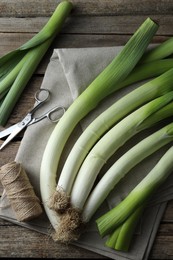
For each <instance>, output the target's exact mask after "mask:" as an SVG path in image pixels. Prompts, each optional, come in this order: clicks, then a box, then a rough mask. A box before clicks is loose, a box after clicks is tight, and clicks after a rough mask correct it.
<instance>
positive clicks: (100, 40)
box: [0, 33, 169, 56]
mask: <svg viewBox="0 0 173 260" xmlns="http://www.w3.org/2000/svg"><path fill="white" fill-rule="evenodd" d="M32 36H33V34H28V33H26V34H20V33H14V34H11V33H0V39H1V41H0V56H2V55H4V54H5V53H7V52H9V51H11V50H14V49H15V48H17V47H19V46H20V45H22V44H23V43H25V42H26V41H27V40H29V39H30V38H31V37H32ZM130 36H131V35H120V34H117V35H113V34H110V35H109V34H107V35H100V34H98V35H96V34H91V35H89V36H88V35H87V34H86V35H81V34H60V35H59V36H57V37H56V39H55V41H54V43H53V44H52V45H51V47H50V49H49V50H50V52H52V50H53V48H82V47H102V46H118V45H124V44H125V43H126V42H127V41H128V40H129V38H130ZM168 38H169V37H167V36H155V37H154V38H153V41H152V42H153V43H159V42H163V41H165V40H166V39H168Z"/></svg>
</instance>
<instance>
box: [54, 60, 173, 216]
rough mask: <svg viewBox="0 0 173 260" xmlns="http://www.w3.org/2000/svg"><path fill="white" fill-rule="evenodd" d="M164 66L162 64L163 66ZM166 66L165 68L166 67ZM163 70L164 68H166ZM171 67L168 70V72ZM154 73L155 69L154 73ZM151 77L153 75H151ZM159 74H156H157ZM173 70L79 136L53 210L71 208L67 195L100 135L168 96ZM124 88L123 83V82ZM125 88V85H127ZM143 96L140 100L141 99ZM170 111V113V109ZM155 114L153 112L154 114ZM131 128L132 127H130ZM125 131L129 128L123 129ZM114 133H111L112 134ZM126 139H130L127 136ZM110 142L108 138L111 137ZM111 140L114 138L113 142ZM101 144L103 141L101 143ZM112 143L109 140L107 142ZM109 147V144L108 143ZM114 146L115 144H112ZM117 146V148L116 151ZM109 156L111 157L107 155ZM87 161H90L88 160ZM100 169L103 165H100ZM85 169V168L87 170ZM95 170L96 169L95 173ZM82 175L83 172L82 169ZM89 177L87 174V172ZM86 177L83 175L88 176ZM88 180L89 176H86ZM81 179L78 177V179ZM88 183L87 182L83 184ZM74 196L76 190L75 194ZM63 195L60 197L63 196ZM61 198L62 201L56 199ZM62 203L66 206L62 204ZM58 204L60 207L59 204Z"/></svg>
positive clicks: (125, 99) (127, 97)
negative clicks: (146, 105) (150, 102)
mask: <svg viewBox="0 0 173 260" xmlns="http://www.w3.org/2000/svg"><path fill="white" fill-rule="evenodd" d="M162 62H163V63H164V62H166V63H167V61H166V60H163V61H160V62H158V61H157V63H158V64H161V63H162ZM169 62H170V63H169V65H170V66H172V62H171V60H169ZM150 65H153V62H151V64H148V67H150ZM162 65H163V64H162ZM163 67H164V66H163ZM163 67H162V69H163ZM155 68H156V71H157V72H158V70H157V69H158V67H157V65H156V64H155ZM167 68H168V67H165V69H167ZM140 69H141V71H143V70H144V71H145V66H140ZM136 72H139V69H138V67H137V69H136V70H135V71H134V72H133V73H131V74H130V75H129V77H127V79H126V80H125V81H124V82H129V81H131V82H132V80H129V79H132V78H133V77H134V75H136ZM152 72H153V70H152ZM148 75H151V74H149V73H148ZM155 75H156V74H155ZM172 77H173V69H170V70H168V71H167V72H165V73H163V74H162V75H160V76H159V77H157V78H155V79H153V80H150V81H149V82H147V83H145V84H143V85H142V86H140V87H138V88H137V89H135V90H133V91H131V92H130V93H129V94H127V95H125V96H124V97H122V98H121V99H119V100H118V101H117V102H115V103H114V104H113V105H112V106H110V107H109V108H108V109H107V110H105V111H104V112H103V113H102V114H100V116H98V117H97V118H96V119H95V120H94V121H93V122H92V123H91V124H90V125H89V126H88V127H87V129H85V131H84V132H83V134H82V135H81V136H80V137H79V139H78V140H77V141H76V143H75V144H74V146H73V148H72V150H71V151H70V154H69V156H68V157H67V160H66V162H65V164H64V167H63V169H62V172H61V174H60V177H59V180H58V185H57V191H56V193H55V195H54V199H53V200H51V203H50V204H51V205H50V207H51V208H54V209H56V210H57V211H62V210H63V209H65V206H67V205H68V203H66V199H64V196H66V198H68V196H69V195H70V193H71V189H72V186H73V184H74V180H75V178H76V176H77V175H79V174H78V172H79V169H80V167H81V165H82V162H83V160H84V159H85V157H86V155H87V154H88V153H89V151H90V150H91V148H92V147H93V145H94V144H95V143H96V141H98V140H99V138H101V136H102V135H103V134H104V133H105V132H106V131H108V130H109V128H111V126H112V125H114V124H116V123H117V122H118V121H120V120H121V119H122V118H123V117H125V116H126V115H127V114H128V113H130V112H132V111H133V110H134V109H136V108H138V107H139V106H141V105H143V104H145V103H146V102H148V101H150V100H152V99H154V98H156V97H159V96H161V95H164V94H165V93H167V92H169V91H171V90H173V82H172ZM134 79H136V80H137V79H138V80H139V75H138V77H134ZM122 85H123V82H122ZM124 85H125V83H124ZM139 97H140V98H139ZM170 111H171V110H170ZM153 112H154V111H153ZM167 115H168V116H169V114H167ZM129 126H130V125H129ZM124 129H126V127H125V128H124ZM110 134H111V133H110ZM126 137H127V136H126ZM108 139H109V137H108ZM111 140H112V139H111ZM101 142H102V141H101ZM108 142H109V141H108ZM106 143H107V142H106V141H105V142H104V144H103V143H102V144H101V145H103V146H102V147H104V151H105V149H106V148H105V144H106ZM107 144H108V143H107ZM112 145H113V144H112ZM102 147H100V148H99V149H100V150H103V149H102ZM117 148H118V147H117V146H116V147H115V149H117ZM107 156H108V154H107ZM88 161H90V159H89V158H88ZM98 164H99V166H100V163H99V162H98ZM84 168H85V167H83V169H84ZM94 171H95V170H94ZM80 172H81V170H80ZM85 172H87V168H85ZM85 174H86V173H85ZM85 174H84V175H85ZM85 176H86V178H87V176H88V175H87V174H86V175H85ZM77 179H78V177H77ZM83 183H85V181H84V182H83ZM76 192H77V193H76V196H77V197H78V195H77V194H79V193H78V188H77V189H76ZM73 193H74V191H73ZM60 194H61V195H60ZM82 196H83V195H82ZM56 197H58V198H62V199H58V200H57V199H56ZM79 197H80V196H79ZM62 201H63V202H64V203H62ZM58 202H59V205H58Z"/></svg>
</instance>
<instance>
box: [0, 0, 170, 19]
mask: <svg viewBox="0 0 173 260" xmlns="http://www.w3.org/2000/svg"><path fill="white" fill-rule="evenodd" d="M59 2H60V1H58V0H49V1H46V0H42V1H41V3H40V4H39V5H38V1H36V0H22V1H21V0H15V2H14V1H13V0H1V1H0V16H1V17H39V16H50V15H51V14H52V12H53V11H54V10H55V8H56V6H57V4H58V3H59ZM71 2H72V3H73V4H74V11H73V14H74V15H81V14H82V15H128V14H133V15H136V14H139V15H142V14H171V13H172V11H173V2H172V1H171V0H165V1H158V0H153V1H152V2H151V1H150V0H141V1H139V0H131V1H129V0H102V1H95V0H88V1H83V0H71ZM36 7H37V8H36Z"/></svg>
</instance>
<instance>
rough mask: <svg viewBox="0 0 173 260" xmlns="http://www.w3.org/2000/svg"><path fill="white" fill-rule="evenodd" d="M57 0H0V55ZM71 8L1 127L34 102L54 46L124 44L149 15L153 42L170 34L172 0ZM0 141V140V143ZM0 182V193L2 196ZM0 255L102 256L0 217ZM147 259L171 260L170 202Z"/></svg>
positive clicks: (12, 150) (4, 157)
mask: <svg viewBox="0 0 173 260" xmlns="http://www.w3.org/2000/svg"><path fill="white" fill-rule="evenodd" d="M59 2H60V0H49V1H47V0H42V1H40V2H39V4H38V1H36V0H1V1H0V56H1V55H4V54H5V53H7V52H9V51H11V50H14V49H15V48H17V47H19V46H20V45H22V44H23V43H25V42H26V41H27V40H29V39H30V38H31V37H32V36H34V35H35V34H36V33H37V32H38V31H39V30H40V29H41V28H42V27H43V26H44V24H46V22H47V21H48V19H49V17H50V15H51V14H52V13H53V11H54V10H55V8H56V6H57V4H58V3H59ZM71 2H72V3H73V4H74V9H73V11H72V13H71V15H70V17H69V18H68V19H67V21H66V23H65V25H64V27H63V29H62V31H61V33H60V34H59V35H58V36H57V37H56V39H55V41H54V42H53V44H52V45H51V47H50V48H49V51H48V53H47V54H46V55H45V57H44V59H43V60H42V62H41V63H40V65H39V66H38V68H37V70H36V72H35V74H34V76H33V77H32V78H31V80H30V82H29V83H28V84H27V87H26V89H25V90H24V92H23V94H22V98H21V99H20V100H19V102H18V103H17V105H16V107H15V109H14V111H13V113H12V115H11V117H10V119H9V121H8V123H7V126H10V125H12V124H13V123H16V122H18V121H19V120H20V119H21V118H22V117H23V116H24V115H25V113H26V112H27V111H28V110H29V109H30V108H31V106H33V104H34V99H33V96H34V93H35V91H36V90H37V89H39V88H40V86H41V83H42V80H43V77H44V73H45V70H46V67H47V64H48V62H49V59H50V57H51V55H52V52H53V49H54V48H80V47H102V46H117V45H124V44H125V43H126V42H127V41H128V39H129V38H130V36H131V35H132V34H133V33H134V31H135V30H136V29H137V28H138V26H139V25H140V24H141V23H142V22H143V21H144V20H145V19H146V18H147V17H151V18H152V19H153V20H155V21H156V22H157V23H158V24H159V29H158V31H157V33H156V36H155V37H154V38H153V41H152V42H153V43H160V42H163V41H165V40H166V39H168V38H169V37H171V36H172V35H173V27H172V23H173V16H172V13H173V1H172V0H153V1H150V0H141V1H139V0H131V1H129V0H99V1H95V0H87V1H83V0H71ZM1 130H2V127H0V131H1ZM22 137H23V133H22V134H21V135H19V136H18V138H17V139H16V140H14V141H13V142H11V143H10V145H9V147H8V149H4V150H3V151H1V152H0V166H2V165H4V164H5V163H8V162H10V161H11V160H14V159H15V156H16V153H17V151H18V148H19V145H20V141H21V139H22ZM1 143H2V140H0V144H1ZM2 190H3V189H2V186H1V185H0V194H2ZM0 240H1V243H0V257H1V258H5V257H6V258H18V257H19V258H21V257H24V258H29V257H35V258H77V259H79V258H88V259H93V258H94V259H104V258H105V257H103V256H100V255H99V254H96V253H93V252H91V251H88V250H84V249H81V248H78V247H76V246H73V245H62V244H59V243H55V242H54V241H53V240H52V239H51V238H50V237H49V236H46V235H43V234H40V233H38V232H35V231H31V230H28V229H26V228H23V227H20V226H16V225H14V224H12V223H10V222H8V221H5V220H2V219H0ZM149 259H160V260H161V259H173V201H170V202H169V203H168V206H167V208H166V211H165V213H164V216H163V218H162V221H161V224H160V226H159V229H158V232H157V236H156V238H155V241H154V244H153V247H152V250H151V253H150V257H149Z"/></svg>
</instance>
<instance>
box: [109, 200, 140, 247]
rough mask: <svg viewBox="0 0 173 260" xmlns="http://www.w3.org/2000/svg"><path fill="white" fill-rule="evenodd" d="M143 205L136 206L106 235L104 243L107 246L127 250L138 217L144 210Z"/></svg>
mask: <svg viewBox="0 0 173 260" xmlns="http://www.w3.org/2000/svg"><path fill="white" fill-rule="evenodd" d="M144 208H145V206H144V205H142V206H140V207H138V208H137V209H136V210H135V211H134V212H133V213H132V214H131V215H130V216H129V217H128V218H127V219H126V220H125V221H124V222H123V224H121V225H120V226H118V227H117V228H116V229H115V231H114V232H113V233H111V234H110V236H109V237H108V239H107V241H106V243H105V245H106V246H107V247H110V248H113V249H116V250H121V251H128V250H129V247H130V243H131V240H132V237H133V234H134V232H135V229H136V226H137V224H138V222H139V219H140V217H141V215H142V213H143V211H144Z"/></svg>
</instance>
